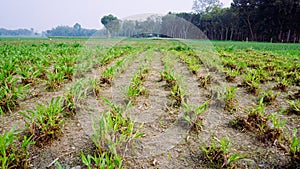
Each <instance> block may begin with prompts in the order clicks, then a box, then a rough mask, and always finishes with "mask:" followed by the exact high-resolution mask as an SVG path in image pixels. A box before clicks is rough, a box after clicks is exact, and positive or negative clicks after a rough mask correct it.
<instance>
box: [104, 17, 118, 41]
mask: <svg viewBox="0 0 300 169" xmlns="http://www.w3.org/2000/svg"><path fill="white" fill-rule="evenodd" d="M101 23H102V24H103V25H104V27H105V28H106V30H107V37H111V34H113V33H117V32H118V31H119V29H120V26H121V24H120V20H119V19H118V18H117V17H115V16H113V15H112V14H109V15H107V16H103V17H102V18H101Z"/></svg>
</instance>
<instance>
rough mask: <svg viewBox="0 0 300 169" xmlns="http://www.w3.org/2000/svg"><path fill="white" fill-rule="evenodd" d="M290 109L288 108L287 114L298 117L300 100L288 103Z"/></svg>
mask: <svg viewBox="0 0 300 169" xmlns="http://www.w3.org/2000/svg"><path fill="white" fill-rule="evenodd" d="M288 103H289V105H290V107H289V108H288V110H287V111H288V112H290V113H294V114H297V115H300V100H292V101H288Z"/></svg>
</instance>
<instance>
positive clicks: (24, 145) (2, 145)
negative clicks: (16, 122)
mask: <svg viewBox="0 0 300 169" xmlns="http://www.w3.org/2000/svg"><path fill="white" fill-rule="evenodd" d="M20 133H21V132H20V131H16V130H15V128H12V129H11V130H10V131H4V133H3V134H1V135H0V166H1V168H2V169H9V168H29V164H28V159H29V153H28V151H29V146H30V145H32V144H34V142H32V141H31V138H32V137H26V136H24V137H23V139H19V134H20Z"/></svg>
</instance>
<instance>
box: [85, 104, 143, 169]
mask: <svg viewBox="0 0 300 169" xmlns="http://www.w3.org/2000/svg"><path fill="white" fill-rule="evenodd" d="M103 101H104V102H106V103H107V104H108V108H109V111H107V112H106V113H104V114H103V115H102V117H101V118H100V119H99V122H98V123H96V124H94V125H93V129H94V135H93V136H92V137H91V138H92V140H93V142H94V144H95V146H96V151H95V153H94V155H93V156H91V155H88V156H85V155H83V154H82V156H81V158H82V161H83V163H84V164H85V165H86V166H87V167H88V168H91V167H93V166H94V167H97V168H121V166H122V158H121V155H119V154H121V151H122V150H121V146H125V149H126V147H127V144H128V143H129V142H130V141H132V140H133V139H136V138H138V137H141V136H143V134H142V133H138V132H137V131H136V130H135V129H134V122H133V121H132V120H131V119H130V118H128V117H127V116H126V115H125V113H124V111H125V110H126V109H127V108H128V107H130V105H131V103H129V104H128V105H126V106H125V107H121V106H117V105H114V104H113V103H112V102H110V101H109V100H107V99H105V98H103Z"/></svg>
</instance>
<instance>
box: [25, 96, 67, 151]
mask: <svg viewBox="0 0 300 169" xmlns="http://www.w3.org/2000/svg"><path fill="white" fill-rule="evenodd" d="M63 111H64V109H63V103H62V98H61V97H59V98H56V99H54V98H52V99H51V101H50V102H49V103H48V105H47V104H39V105H37V107H36V109H35V110H34V111H31V110H28V111H27V112H19V113H20V114H21V115H22V116H23V117H24V121H25V127H26V128H27V129H28V130H29V132H30V134H32V135H33V140H34V141H36V143H37V145H39V146H42V145H43V143H46V142H48V141H50V140H51V139H54V138H56V137H57V136H58V135H59V134H61V131H62V127H63V125H64V119H63Z"/></svg>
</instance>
